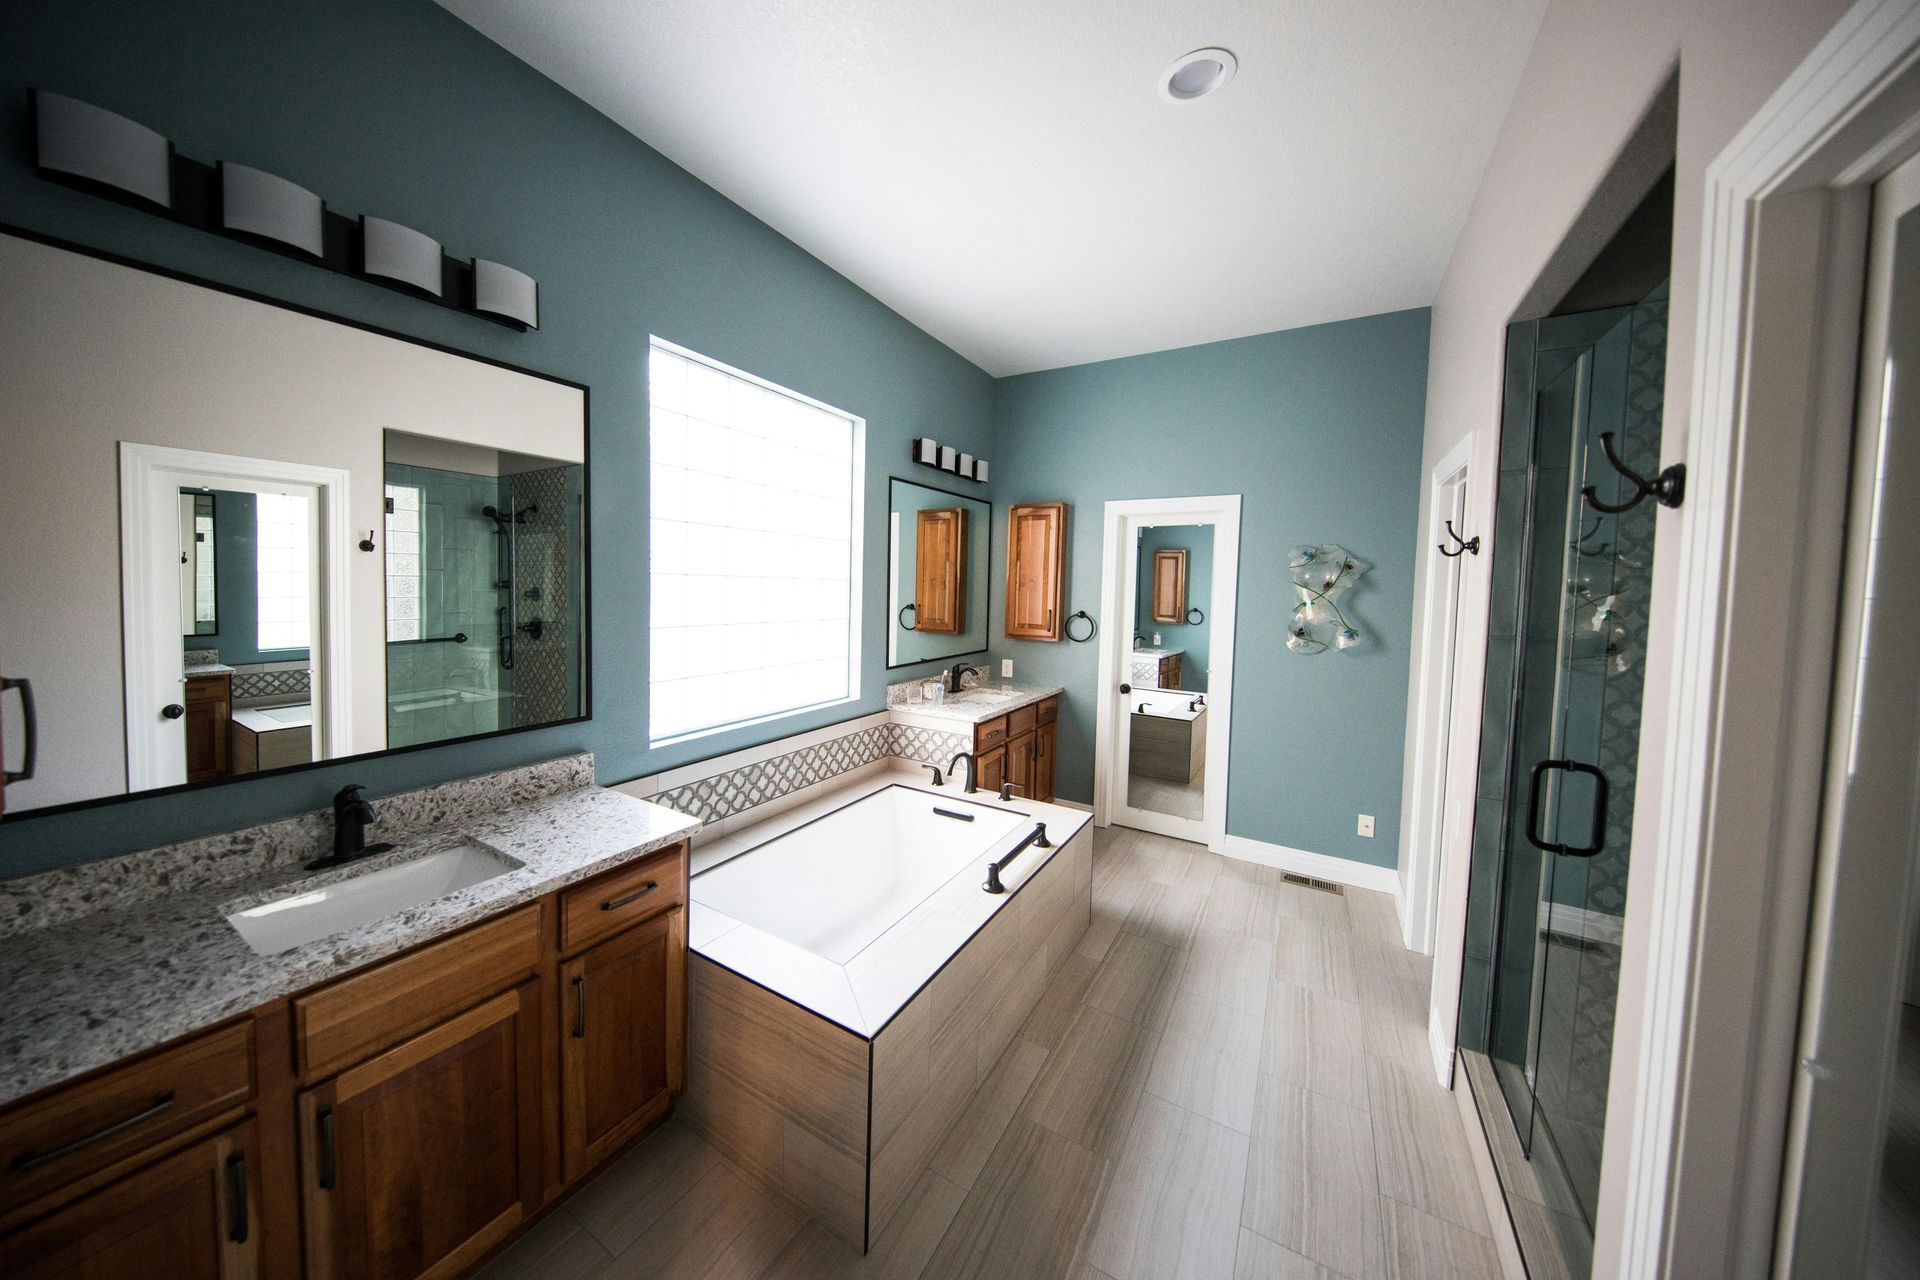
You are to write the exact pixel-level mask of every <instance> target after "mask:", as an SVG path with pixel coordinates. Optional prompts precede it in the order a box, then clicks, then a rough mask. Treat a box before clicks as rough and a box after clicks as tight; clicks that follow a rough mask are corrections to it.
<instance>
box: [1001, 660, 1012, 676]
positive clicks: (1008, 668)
mask: <svg viewBox="0 0 1920 1280" xmlns="http://www.w3.org/2000/svg"><path fill="white" fill-rule="evenodd" d="M1000 678H1001V679H1002V680H1011V679H1013V659H1012V658H1002V659H1000Z"/></svg>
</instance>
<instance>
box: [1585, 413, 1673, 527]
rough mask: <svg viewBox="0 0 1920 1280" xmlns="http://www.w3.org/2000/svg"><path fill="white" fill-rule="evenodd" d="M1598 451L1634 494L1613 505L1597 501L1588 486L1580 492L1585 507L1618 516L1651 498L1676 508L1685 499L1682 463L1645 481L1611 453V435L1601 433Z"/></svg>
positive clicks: (1606, 432)
mask: <svg viewBox="0 0 1920 1280" xmlns="http://www.w3.org/2000/svg"><path fill="white" fill-rule="evenodd" d="M1600 448H1601V450H1602V451H1604V452H1605V453H1606V455H1607V461H1608V462H1611V463H1612V464H1613V469H1614V470H1615V471H1618V472H1619V473H1620V474H1621V475H1623V476H1625V477H1626V479H1627V483H1628V484H1631V485H1632V486H1633V488H1634V494H1633V496H1632V497H1631V498H1628V499H1627V500H1626V501H1625V502H1622V503H1620V504H1619V505H1617V506H1616V505H1615V504H1613V503H1610V502H1602V501H1600V496H1599V495H1598V494H1597V493H1595V492H1594V487H1593V486H1592V485H1588V486H1587V487H1586V488H1584V489H1582V490H1581V491H1580V492H1581V494H1582V495H1583V496H1584V497H1585V498H1586V500H1587V505H1588V506H1590V507H1592V508H1593V509H1594V510H1595V511H1604V512H1606V513H1607V514H1608V515H1618V514H1619V513H1620V512H1622V511H1631V510H1633V508H1635V507H1637V506H1639V505H1640V504H1641V503H1642V502H1644V501H1645V500H1646V499H1648V498H1652V499H1653V500H1654V501H1655V502H1657V503H1659V504H1660V505H1661V506H1663V507H1677V506H1679V505H1680V500H1681V498H1683V497H1685V496H1686V491H1687V466H1686V464H1685V463H1684V462H1676V463H1674V464H1673V465H1672V466H1670V467H1668V468H1667V469H1666V470H1664V471H1662V472H1661V473H1660V474H1659V475H1657V476H1655V477H1654V478H1653V479H1651V480H1649V479H1647V478H1646V477H1645V476H1643V475H1641V474H1640V473H1639V472H1638V471H1635V470H1634V469H1633V468H1632V467H1629V466H1628V465H1627V464H1626V463H1624V462H1622V461H1620V455H1619V454H1617V453H1615V452H1614V451H1613V432H1611V431H1602V432H1601V433H1600Z"/></svg>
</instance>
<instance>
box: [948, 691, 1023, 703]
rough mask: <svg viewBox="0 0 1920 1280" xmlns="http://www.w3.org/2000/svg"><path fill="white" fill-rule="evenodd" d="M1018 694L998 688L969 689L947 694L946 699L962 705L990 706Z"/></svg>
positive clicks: (1010, 699) (1015, 696)
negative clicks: (1004, 691) (1003, 691)
mask: <svg viewBox="0 0 1920 1280" xmlns="http://www.w3.org/2000/svg"><path fill="white" fill-rule="evenodd" d="M1019 696H1020V695H1019V694H1017V693H1002V692H1000V690H998V689H969V690H967V691H966V692H965V693H954V694H949V695H947V701H948V702H957V703H960V704H961V705H963V706H965V705H972V706H976V707H990V706H992V705H994V704H995V703H997V702H1011V701H1013V700H1014V699H1015V698H1017V697H1019Z"/></svg>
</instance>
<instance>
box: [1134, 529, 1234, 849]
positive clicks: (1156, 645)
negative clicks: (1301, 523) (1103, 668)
mask: <svg viewBox="0 0 1920 1280" xmlns="http://www.w3.org/2000/svg"><path fill="white" fill-rule="evenodd" d="M1134 575H1135V582H1134V597H1133V598H1134V606H1133V607H1134V616H1133V619H1132V622H1133V648H1132V651H1131V654H1130V656H1129V661H1128V664H1127V685H1128V690H1129V692H1128V700H1129V702H1128V705H1129V711H1130V712H1131V714H1129V715H1128V717H1127V732H1128V735H1129V741H1128V753H1127V803H1128V804H1129V805H1130V806H1132V807H1133V808H1135V809H1146V810H1149V811H1151V812H1154V813H1164V814H1167V815H1170V816H1172V817H1177V818H1191V819H1195V820H1198V819H1200V818H1201V817H1202V816H1203V815H1204V811H1205V804H1206V738H1207V669H1208V664H1209V661H1210V659H1209V649H1210V648H1211V644H1210V634H1211V633H1210V630H1209V628H1210V623H1209V622H1208V620H1207V615H1206V609H1205V608H1204V605H1205V603H1206V602H1208V601H1210V600H1211V598H1212V592H1213V526H1212V525H1210V524H1173V525H1150V526H1146V527H1143V528H1142V529H1141V530H1140V531H1139V541H1138V545H1137V547H1136V549H1135V552H1134Z"/></svg>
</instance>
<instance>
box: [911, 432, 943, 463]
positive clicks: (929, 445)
mask: <svg viewBox="0 0 1920 1280" xmlns="http://www.w3.org/2000/svg"><path fill="white" fill-rule="evenodd" d="M913 460H914V461H915V462H924V463H926V464H927V465H928V466H930V467H937V466H939V465H940V446H939V445H938V444H936V443H935V442H934V441H933V439H932V438H931V437H929V436H921V437H920V438H919V439H918V440H915V441H914V442H913Z"/></svg>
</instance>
